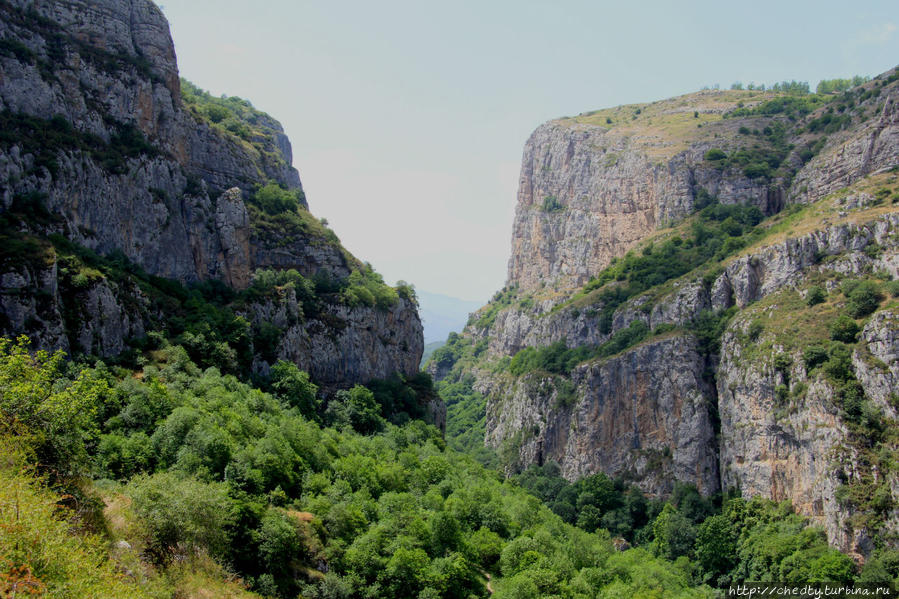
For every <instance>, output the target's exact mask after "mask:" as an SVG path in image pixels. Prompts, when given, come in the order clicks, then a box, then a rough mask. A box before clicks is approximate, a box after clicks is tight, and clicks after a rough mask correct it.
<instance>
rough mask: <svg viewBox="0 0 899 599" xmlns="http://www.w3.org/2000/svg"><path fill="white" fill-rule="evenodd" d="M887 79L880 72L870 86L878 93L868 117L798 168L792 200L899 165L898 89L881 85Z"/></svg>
mask: <svg viewBox="0 0 899 599" xmlns="http://www.w3.org/2000/svg"><path fill="white" fill-rule="evenodd" d="M886 79H887V77H886V76H885V75H881V76H880V77H878V78H877V79H875V81H874V82H873V83H871V84H869V85H868V86H867V87H868V88H870V89H873V90H875V91H877V95H876V96H875V97H874V99H872V100H869V101H868V103H867V105H866V106H865V113H864V116H865V117H866V120H864V121H862V122H861V123H860V124H859V125H857V126H854V127H851V128H849V129H847V130H845V131H841V132H839V133H837V134H836V135H835V136H833V138H832V139H831V140H829V142H828V144H827V146H826V148H825V149H824V151H822V152H821V153H820V154H819V155H818V156H816V157H814V158H813V159H812V160H811V161H810V162H809V163H808V164H807V165H806V166H804V167H803V168H802V170H800V171H799V173H798V174H797V175H796V178H795V180H794V182H793V185H792V187H791V189H790V197H791V201H796V202H809V201H814V200H816V199H818V198H821V197H824V196H826V195H827V194H829V193H833V192H835V191H837V190H839V189H841V188H843V187H848V186H849V185H851V184H852V183H855V182H856V181H858V180H859V179H861V178H862V177H864V176H866V175H869V174H872V173H876V172H878V171H881V170H884V169H890V168H893V167H894V166H896V165H897V164H899V89H897V87H896V86H895V85H893V86H887V87H882V88H881V87H879V84H880V83H882V82H884V81H885V80H886ZM872 86H874V87H872Z"/></svg>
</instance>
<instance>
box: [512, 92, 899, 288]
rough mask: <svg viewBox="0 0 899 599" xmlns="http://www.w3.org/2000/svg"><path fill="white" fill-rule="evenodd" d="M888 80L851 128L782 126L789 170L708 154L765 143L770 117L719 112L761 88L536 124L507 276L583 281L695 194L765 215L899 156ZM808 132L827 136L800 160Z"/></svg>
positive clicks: (553, 283)
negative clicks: (756, 170) (759, 168)
mask: <svg viewBox="0 0 899 599" xmlns="http://www.w3.org/2000/svg"><path fill="white" fill-rule="evenodd" d="M884 80H885V77H884V76H882V77H881V78H879V80H878V81H875V82H873V83H872V84H870V91H871V94H869V96H870V97H866V98H865V99H859V100H857V102H858V108H857V110H856V113H854V116H853V117H852V121H851V122H852V124H851V126H849V127H848V128H846V129H843V130H838V131H837V132H835V133H833V134H831V135H830V136H829V137H827V138H826V139H824V138H823V136H822V135H820V134H814V133H810V132H809V130H807V129H803V128H801V127H800V128H796V129H791V130H789V131H787V139H786V140H785V142H784V143H785V144H788V145H783V146H781V151H782V153H783V154H782V162H781V169H780V170H781V171H782V172H783V173H787V174H789V173H795V176H793V177H792V178H789V177H788V176H786V175H778V174H774V175H772V176H771V177H765V176H756V175H755V174H753V173H751V172H750V174H752V175H753V176H752V177H750V176H748V175H747V174H746V173H747V171H746V169H743V168H740V167H737V166H734V165H730V166H728V164H730V163H727V162H723V161H722V162H716V161H715V160H709V159H708V156H707V152H708V151H709V150H710V149H713V148H714V149H716V150H721V151H724V152H726V153H727V154H731V155H736V154H739V153H740V152H744V153H745V152H750V153H751V152H753V151H757V150H758V149H759V148H765V147H766V145H765V144H766V141H765V140H766V139H771V137H770V136H769V137H765V135H761V136H754V135H752V134H751V132H753V131H754V132H756V133H757V132H758V131H759V130H765V128H766V127H768V128H769V130H770V125H771V124H772V122H773V121H772V120H771V119H770V118H766V117H764V116H763V115H758V114H750V115H748V116H742V117H736V118H724V119H721V118H720V115H721V114H722V113H725V112H728V111H732V110H734V109H736V108H737V107H738V106H740V107H742V106H743V105H744V103H745V104H746V105H747V106H757V105H759V104H761V103H763V102H765V101H767V100H770V98H771V97H770V96H765V95H764V94H751V93H749V92H713V91H707V92H700V93H698V94H691V95H688V96H683V97H681V98H674V99H671V100H665V101H661V102H653V103H651V104H647V105H633V106H624V107H619V108H617V109H613V110H607V111H598V112H597V113H585V114H582V115H580V116H578V117H574V118H564V119H559V120H555V121H550V122H548V123H546V124H544V125H542V126H540V127H539V128H538V129H537V130H536V131H535V132H534V133H533V134H532V135H531V137H530V138H529V139H528V141H527V143H526V144H525V149H524V154H523V157H522V167H521V176H520V180H519V189H518V202H517V205H516V210H515V220H514V223H513V233H512V254H511V258H510V259H509V270H508V281H507V284H508V285H517V286H518V287H519V288H521V289H523V290H534V289H537V288H540V287H541V286H549V287H552V288H556V289H563V290H564V289H571V288H576V287H579V286H581V285H583V284H584V283H585V282H586V281H587V280H588V279H589V278H590V277H591V276H593V275H594V274H596V273H597V272H599V271H600V270H602V269H603V268H605V267H606V266H607V265H608V264H609V263H610V261H611V260H612V259H613V258H617V257H620V256H622V255H624V254H625V253H626V252H627V251H628V250H630V249H631V248H633V247H634V246H635V245H637V244H638V243H639V242H640V241H641V240H643V239H644V238H645V237H646V236H647V235H648V234H650V233H652V232H653V231H654V230H656V229H657V228H659V227H660V226H663V225H665V224H667V223H670V222H672V221H675V220H677V219H680V218H683V217H684V216H687V215H688V214H690V212H692V211H693V209H694V207H695V205H696V204H697V201H698V199H699V198H700V194H709V195H711V196H715V197H716V198H717V199H718V200H719V201H720V202H721V203H724V204H733V203H742V204H754V205H756V206H758V207H759V208H761V209H762V211H763V212H765V213H766V214H771V213H774V212H777V211H779V210H780V209H781V208H782V207H783V206H784V205H785V204H787V203H790V202H808V201H814V200H816V199H819V198H821V197H823V196H825V195H827V194H828V193H832V192H834V191H836V190H838V189H840V188H842V187H845V186H848V185H849V184H851V183H853V182H855V181H857V180H859V179H860V178H862V177H864V176H865V175H868V174H870V173H874V172H877V171H879V170H882V169H885V168H891V167H892V166H894V165H895V164H896V163H897V161H899V87H897V86H896V85H895V84H893V85H883V81H884ZM853 102H856V100H853ZM854 105H855V104H853V106H854ZM849 108H852V106H850V107H849ZM828 110H830V113H831V114H833V108H832V107H831V108H829V109H828ZM841 110H847V106H846V105H845V104H844V105H843V106H842V109H841ZM846 114H847V115H848V114H849V113H848V112H846ZM826 115H828V113H826V112H825V109H821V110H820V115H819V113H815V115H812V116H826ZM837 116H839V115H837ZM816 131H818V130H817V129H816ZM814 141H821V142H826V143H824V147H823V149H822V150H821V151H820V152H819V153H818V154H817V155H816V156H814V157H813V158H812V159H811V160H810V161H809V162H807V163H805V164H804V163H803V160H807V158H806V157H803V156H802V154H801V152H800V150H801V149H802V148H807V147H809V146H810V145H811V144H812V143H813V142H814ZM772 147H773V146H772Z"/></svg>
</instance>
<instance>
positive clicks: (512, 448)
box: [427, 71, 899, 560]
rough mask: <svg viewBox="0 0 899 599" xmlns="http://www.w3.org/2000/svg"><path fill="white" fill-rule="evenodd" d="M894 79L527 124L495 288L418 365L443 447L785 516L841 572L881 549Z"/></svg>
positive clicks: (891, 536)
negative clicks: (732, 496)
mask: <svg viewBox="0 0 899 599" xmlns="http://www.w3.org/2000/svg"><path fill="white" fill-rule="evenodd" d="M897 79H899V76H897V73H896V71H891V72H888V73H886V74H884V75H881V76H880V77H877V78H875V79H873V80H871V81H869V82H866V83H863V84H862V85H860V86H857V87H853V88H851V89H848V90H845V91H840V92H839V93H834V94H826V95H822V94H808V93H804V90H802V89H797V88H796V86H786V87H787V91H783V90H782V89H779V90H777V91H774V92H770V91H769V92H760V91H757V90H753V91H745V90H743V91H740V90H733V91H713V90H708V91H703V92H699V93H697V94H692V95H688V96H684V97H681V98H675V99H672V100H666V101H662V102H655V103H652V104H644V105H639V106H628V107H620V108H617V109H611V110H607V111H599V112H596V113H589V114H584V115H581V116H579V117H575V118H570V119H562V120H559V121H552V122H550V123H548V124H546V125H543V126H541V127H540V128H539V129H538V130H537V131H536V132H535V133H534V135H533V136H532V137H531V139H530V140H529V141H528V144H527V145H526V147H525V152H524V159H523V166H522V177H521V187H520V189H519V196H518V206H517V209H516V217H515V218H516V221H515V227H514V232H513V240H512V258H511V259H510V267H509V280H508V283H507V285H506V287H505V288H504V289H503V290H501V291H500V292H498V293H497V294H496V295H495V296H494V298H493V300H492V301H491V302H490V303H489V304H488V305H487V306H485V307H484V308H482V309H481V310H480V311H479V312H478V313H476V314H474V315H473V317H472V319H471V320H470V321H469V324H468V327H467V328H466V330H465V331H464V333H463V334H462V335H453V336H450V338H449V339H448V342H447V345H446V346H444V347H443V348H441V349H439V350H437V351H436V352H435V353H434V355H433V356H432V359H431V361H430V363H429V364H428V366H427V368H428V370H429V372H431V374H432V375H433V376H434V377H435V379H436V380H437V381H438V383H437V388H438V390H439V392H440V393H441V395H442V396H443V398H444V400H445V401H446V403H447V409H448V415H449V416H448V427H447V431H448V443H449V444H450V445H451V446H455V447H458V448H460V449H466V450H469V451H477V452H478V453H479V454H480V457H481V459H482V461H484V462H486V463H492V461H491V460H498V461H499V463H500V464H502V466H503V467H504V468H505V469H506V472H507V473H513V472H520V471H522V470H524V469H526V468H527V467H528V466H531V465H533V466H538V467H543V466H545V465H549V466H552V467H554V468H555V467H558V468H559V472H560V473H561V475H562V476H564V477H565V478H566V479H568V480H570V481H574V480H577V479H580V478H581V477H584V476H588V475H591V474H594V473H597V472H603V473H606V474H607V475H609V476H612V477H621V478H622V479H623V480H624V481H628V482H631V483H633V484H636V485H638V486H639V487H640V488H641V489H643V490H644V491H645V492H647V493H648V494H650V495H651V496H655V497H667V496H670V495H671V494H672V493H673V492H675V488H676V484H677V481H680V482H681V483H684V484H689V485H693V486H694V487H695V488H697V489H698V490H699V491H700V492H701V493H702V494H703V495H708V496H713V495H714V494H716V493H718V492H729V491H732V490H739V491H741V492H742V493H743V494H744V496H747V497H750V496H761V497H766V498H770V499H774V500H777V501H781V500H789V501H792V503H793V505H794V507H796V509H798V510H799V511H800V512H801V513H802V514H805V515H806V516H810V517H812V518H813V519H814V520H815V521H816V522H818V523H819V524H821V525H823V526H825V528H826V530H827V535H828V539H829V541H830V542H831V543H832V544H834V545H835V546H838V547H840V548H841V549H843V550H844V551H848V552H851V553H853V554H854V556H855V557H856V558H857V559H859V560H862V559H864V558H865V557H868V556H871V555H874V554H875V552H876V551H879V550H885V549H886V548H889V547H892V546H893V545H894V543H895V535H896V532H897V530H899V528H897V523H899V522H897V520H896V515H895V512H894V505H895V504H896V499H897V498H895V497H894V496H893V491H892V488H894V485H892V483H891V482H890V481H892V477H894V476H895V474H894V470H895V469H894V467H893V466H892V457H891V456H892V455H893V453H894V451H895V449H896V442H895V439H893V436H892V433H891V431H892V430H893V428H894V426H895V418H896V413H895V407H894V406H893V405H892V403H891V402H894V401H895V393H896V391H895V389H896V388H897V387H896V378H895V377H896V374H897V373H899V370H897V368H899V364H897V362H896V356H897V351H896V349H897V346H896V339H897V338H899V337H897V333H896V326H895V316H896V313H897V306H899V305H897V303H896V300H895V297H896V295H895V294H896V291H897V289H896V282H895V281H896V278H897V277H899V257H897V256H899V253H897V251H899V246H897V239H899V211H897V208H896V204H897V203H899V172H897V168H899V104H897V99H899V83H897ZM779 87H780V86H779ZM822 294H823V295H822ZM810 298H815V299H810ZM806 302H807V303H806ZM862 304H863V305H864V307H863V308H862V307H860V306H861V305H862ZM800 308H801V309H800ZM800 323H801V324H800ZM812 323H814V324H812ZM847 331H848V332H847ZM891 398H892V399H891ZM481 439H483V440H484V443H485V444H486V446H487V447H488V448H490V449H492V450H494V451H495V454H494V455H491V451H490V449H484V448H483V445H482V442H481ZM541 484H543V483H541ZM891 485H892V486H891ZM875 495H876V496H877V498H878V499H877V500H875V499H874V497H875ZM568 503H569V504H570V502H568ZM574 507H575V511H574V512H572V511H571V510H569V509H568V508H566V507H564V506H560V507H559V509H558V510H557V513H559V514H560V515H563V517H566V518H568V520H569V521H570V522H576V521H577V518H578V517H579V516H578V513H577V511H576V508H577V506H574ZM554 509H555V508H554ZM610 517H611V516H610Z"/></svg>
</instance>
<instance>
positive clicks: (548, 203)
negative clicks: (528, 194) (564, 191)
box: [541, 196, 565, 212]
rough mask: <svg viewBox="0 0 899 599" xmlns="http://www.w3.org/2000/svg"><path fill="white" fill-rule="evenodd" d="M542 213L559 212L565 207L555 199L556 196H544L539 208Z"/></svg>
mask: <svg viewBox="0 0 899 599" xmlns="http://www.w3.org/2000/svg"><path fill="white" fill-rule="evenodd" d="M541 208H542V210H543V211H544V212H561V211H562V210H565V206H563V205H562V203H561V202H560V201H559V200H558V198H556V196H546V197H545V198H543V206H542V207H541Z"/></svg>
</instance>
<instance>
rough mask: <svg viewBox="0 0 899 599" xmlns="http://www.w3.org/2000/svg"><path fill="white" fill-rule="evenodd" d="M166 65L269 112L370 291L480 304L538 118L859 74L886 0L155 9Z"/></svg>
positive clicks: (898, 16)
mask: <svg viewBox="0 0 899 599" xmlns="http://www.w3.org/2000/svg"><path fill="white" fill-rule="evenodd" d="M161 6H162V8H163V10H164V12H165V13H166V15H167V16H168V19H169V21H170V23H171V26H172V33H173V35H174V38H175V47H176V50H177V53H178V59H179V63H180V67H181V74H182V76H184V77H186V78H188V79H190V80H191V81H193V82H194V83H196V84H197V85H199V86H200V87H202V88H204V89H208V90H210V91H211V92H213V93H215V94H221V93H227V94H228V95H237V96H241V97H245V98H247V99H249V100H251V101H252V102H253V104H254V105H255V106H256V107H258V108H260V109H262V110H264V111H266V112H268V113H270V114H271V115H272V116H274V117H275V118H277V119H278V120H280V121H281V123H282V124H283V125H284V128H285V129H286V131H287V134H288V135H289V136H290V139H291V141H292V143H293V151H294V165H295V166H296V167H297V169H298V170H299V171H300V177H301V179H302V180H303V185H304V187H305V189H306V194H307V197H308V199H309V205H310V208H311V210H312V212H313V213H314V214H315V215H316V216H319V217H326V218H327V219H328V220H329V221H330V224H331V226H332V228H334V230H335V231H336V232H337V234H338V235H339V236H340V238H341V240H342V241H343V242H344V245H346V246H347V247H348V248H349V249H350V251H352V252H353V253H354V254H356V255H357V256H359V257H360V258H362V259H363V260H368V261H370V262H371V263H372V264H373V265H374V266H375V268H376V269H378V270H379V271H380V272H381V273H383V274H384V276H385V278H386V279H387V281H388V282H390V283H393V282H394V281H396V280H397V279H405V280H407V281H410V282H412V283H414V284H415V285H416V287H418V288H420V289H424V290H428V291H431V292H437V293H443V294H447V295H451V296H456V297H460V298H464V299H474V300H480V301H486V300H487V299H488V298H489V297H490V295H492V293H493V292H494V291H496V290H497V289H499V288H500V287H502V285H503V283H504V281H505V274H506V263H507V261H508V257H509V248H510V236H511V224H512V215H513V211H514V207H515V199H516V190H517V186H518V170H519V161H520V158H521V150H522V147H523V144H524V142H525V140H526V139H527V138H528V136H529V135H530V133H531V132H532V131H533V130H534V129H535V128H536V127H537V126H538V125H540V124H541V123H542V122H544V121H547V120H549V119H552V118H556V117H559V116H564V115H573V114H577V113H580V112H584V111H587V110H592V109H597V108H602V107H607V106H614V105H618V104H623V103H632V102H648V101H652V100H658V99H662V98H666V97H670V96H674V95H678V94H683V93H688V92H691V91H695V90H697V89H700V88H702V87H703V86H706V85H709V86H711V85H714V84H716V83H717V84H720V85H721V86H722V87H728V86H730V84H731V83H733V82H734V81H742V82H744V83H748V82H750V81H754V82H758V83H773V82H775V81H780V80H784V79H798V80H804V81H809V82H810V84H811V85H812V87H813V88H814V86H815V85H816V83H817V81H818V80H819V79H822V78H832V77H845V76H851V75H854V74H865V75H876V74H878V73H880V72H882V71H885V70H887V69H889V68H891V67H893V66H895V65H896V64H897V63H899V32H897V31H896V29H897V26H899V11H897V10H896V2H895V0H884V1H869V2H866V1H864V0H860V1H856V2H851V3H847V2H845V1H840V2H829V1H821V0H818V1H814V2H798V1H791V0H778V1H777V2H770V1H758V0H756V1H753V2H742V3H735V2H721V1H720V0H718V1H715V2H710V1H709V2H706V1H703V2H663V1H652V2H650V1H643V2H628V3H625V2H615V3H612V2H600V1H594V2H562V1H555V2H527V1H523V0H517V1H496V2H488V1H484V0H481V1H479V2H471V1H467V0H456V1H454V2H439V3H437V2H429V1H423V0H421V1H417V2H416V1H413V2H393V1H390V0H381V1H377V2H374V1H371V0H369V1H365V2H341V1H331V2H325V1H319V2H307V1H289V0H265V1H260V2H246V1H245V0H241V1H236V0H164V1H163V2H162V3H161Z"/></svg>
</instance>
